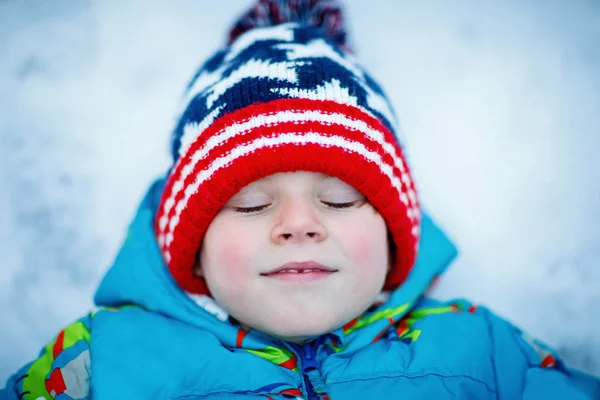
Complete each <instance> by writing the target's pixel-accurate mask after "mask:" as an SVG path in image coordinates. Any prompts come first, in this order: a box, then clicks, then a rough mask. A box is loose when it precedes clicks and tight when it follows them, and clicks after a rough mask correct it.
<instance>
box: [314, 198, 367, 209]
mask: <svg viewBox="0 0 600 400" xmlns="http://www.w3.org/2000/svg"><path fill="white" fill-rule="evenodd" d="M358 202H359V201H358V200H357V201H351V202H349V203H329V202H327V201H321V203H323V204H325V205H326V206H327V207H331V208H336V209H340V208H350V207H352V206H354V205H355V204H356V203H358Z"/></svg>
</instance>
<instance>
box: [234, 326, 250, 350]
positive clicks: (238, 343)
mask: <svg viewBox="0 0 600 400" xmlns="http://www.w3.org/2000/svg"><path fill="white" fill-rule="evenodd" d="M247 334H248V332H246V331H244V330H242V329H239V330H238V334H237V340H236V343H235V345H236V346H237V347H239V348H241V347H242V343H243V342H244V338H245V337H246V335H247Z"/></svg>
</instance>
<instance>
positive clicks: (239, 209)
mask: <svg viewBox="0 0 600 400" xmlns="http://www.w3.org/2000/svg"><path fill="white" fill-rule="evenodd" d="M267 207H269V204H265V205H262V206H254V207H235V208H234V210H235V211H236V212H241V213H252V212H258V211H262V210H264V209H265V208H267Z"/></svg>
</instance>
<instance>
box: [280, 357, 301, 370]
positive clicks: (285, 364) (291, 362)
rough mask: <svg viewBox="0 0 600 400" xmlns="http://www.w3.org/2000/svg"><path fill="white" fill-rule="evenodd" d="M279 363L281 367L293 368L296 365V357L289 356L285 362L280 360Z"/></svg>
mask: <svg viewBox="0 0 600 400" xmlns="http://www.w3.org/2000/svg"><path fill="white" fill-rule="evenodd" d="M279 365H280V366H282V367H283V368H287V369H292V370H293V369H295V368H296V367H297V366H298V359H297V358H296V356H292V358H290V359H289V360H287V361H285V362H282V363H281V364H279Z"/></svg>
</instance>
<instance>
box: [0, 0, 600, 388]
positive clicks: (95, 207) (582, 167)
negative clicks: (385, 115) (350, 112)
mask: <svg viewBox="0 0 600 400" xmlns="http://www.w3.org/2000/svg"><path fill="white" fill-rule="evenodd" d="M251 2H252V1H250V0H235V1H234V0H228V1H227V2H225V1H221V2H215V1H206V0H205V1H192V0H186V1H174V2H168V3H167V2H151V1H147V0H145V1H127V2H122V1H118V2H117V1H116V0H111V1H102V2H101V1H90V0H88V1H79V2H71V1H67V0H62V1H59V0H56V1H53V2H51V3H50V2H43V1H36V0H3V1H1V2H0V54H1V56H0V58H1V60H0V210H2V214H1V216H0V252H1V253H2V260H1V261H0V382H1V383H0V386H2V385H3V382H4V380H5V379H6V377H7V376H8V374H9V373H10V372H11V371H14V370H15V369H16V368H17V367H18V366H20V365H21V364H23V363H25V362H26V361H28V360H30V359H32V358H33V357H34V356H35V355H36V354H37V352H38V351H39V349H40V348H41V346H42V344H44V343H45V342H47V341H48V340H50V339H51V338H52V337H53V335H54V334H55V333H56V332H57V331H58V330H59V329H60V328H61V327H62V326H64V325H65V324H67V323H68V322H70V321H72V320H73V319H76V318H77V317H78V316H80V315H81V314H83V313H85V312H86V310H87V309H88V308H89V307H90V306H91V296H92V293H93V290H94V288H95V286H96V284H97V283H98V280H99V279H100V277H101V276H102V274H103V272H104V271H105V269H106V268H107V267H108V265H109V264H110V261H111V259H112V257H113V256H114V254H115V252H116V251H117V249H118V246H119V244H120V242H121V240H122V238H123V234H124V230H125V227H126V225H127V224H128V222H129V219H130V218H131V216H132V213H133V212H134V209H135V207H136V204H137V202H138V200H139V199H140V196H141V195H142V193H143V191H144V189H145V188H146V186H147V185H148V183H149V182H150V181H151V180H152V179H153V178H154V177H155V176H157V175H158V174H159V173H161V172H162V171H163V170H164V168H165V167H166V165H167V163H168V161H169V159H168V151H167V149H168V135H169V132H170V130H171V127H172V124H173V118H174V117H175V115H176V110H177V107H178V99H179V95H180V94H181V92H182V89H183V86H184V84H185V83H186V82H187V80H188V79H189V78H190V77H191V75H192V73H193V72H194V70H195V68H196V67H197V66H198V65H199V63H200V62H201V61H203V60H204V59H205V58H206V57H207V56H208V55H209V54H211V53H212V51H214V50H215V49H217V47H218V46H219V45H220V44H221V43H222V40H223V38H224V36H225V33H226V28H227V27H228V25H229V23H230V22H232V20H233V18H234V17H236V16H237V15H238V14H239V13H241V12H242V11H243V10H244V9H245V7H246V6H247V5H248V4H250V3H251ZM225 3H226V5H227V6H226V7H225V6H223V4H225ZM346 3H347V5H348V7H347V11H348V17H349V21H348V22H349V26H350V31H351V33H353V36H352V38H353V42H354V43H355V47H356V48H357V49H358V50H359V57H360V59H361V60H362V61H363V64H364V65H366V66H367V68H368V69H369V70H370V71H371V72H372V74H373V75H374V76H375V77H377V78H378V79H379V80H380V82H381V83H382V85H383V87H384V88H386V89H387V92H388V93H389V95H390V97H391V98H392V101H393V102H394V104H395V106H396V108H397V110H398V113H399V115H400V117H401V122H402V128H403V131H404V135H405V137H406V138H407V143H408V145H407V147H408V151H409V153H410V158H411V161H412V165H413V168H414V170H415V175H416V177H417V182H418V184H419V186H420V189H421V196H422V199H423V201H424V203H425V204H426V205H427V206H428V208H429V209H430V210H431V211H432V213H433V214H434V215H435V216H436V217H437V218H438V220H439V221H440V222H441V223H443V225H444V226H445V227H446V228H447V230H448V232H449V233H450V234H451V236H452V237H453V238H454V239H455V240H456V242H457V243H458V245H459V246H460V249H461V256H460V258H459V260H458V261H457V262H456V263H455V264H454V265H453V267H452V268H451V270H450V271H449V273H448V274H447V276H446V278H445V280H443V281H442V284H441V286H440V288H439V291H438V295H439V296H440V297H444V298H445V297H451V296H452V297H454V296H461V297H467V298H470V299H472V300H474V301H476V302H479V303H483V304H486V305H488V306H490V307H491V308H493V309H494V310H495V311H497V312H499V313H500V314H502V315H504V316H505V317H507V318H509V319H510V320H512V321H513V322H515V323H517V324H518V325H520V326H522V327H523V328H525V329H526V330H528V331H530V332H531V333H532V334H534V335H535V336H537V337H539V338H541V339H543V340H545V341H547V342H548V343H549V344H551V345H553V346H556V347H557V348H558V349H559V350H560V353H561V355H562V356H563V357H564V358H565V360H566V361H567V363H569V364H570V365H572V366H575V367H578V368H581V369H584V370H586V371H588V372H592V373H594V374H597V375H600V335H599V334H598V332H600V318H599V317H600V311H599V310H600V268H599V267H600V266H599V265H598V264H599V263H600V224H598V220H599V219H600V179H599V175H600V172H598V171H599V170H600V158H598V156H597V154H598V150H599V149H600V3H598V2H592V1H562V2H561V1H553V2H549V1H539V2H500V1H498V2H491V1H488V2H485V5H484V4H483V2H476V1H474V0H473V1H463V2H458V3H457V2H447V1H442V0H439V1H437V2H436V1H433V0H430V1H425V2H424V1H420V2H417V1H415V2H397V1H394V2H392V1H385V0H378V1H374V0H370V1H368V2H365V1H358V0H354V1H347V2H346ZM216 4H218V5H219V6H218V8H215V5H216Z"/></svg>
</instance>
